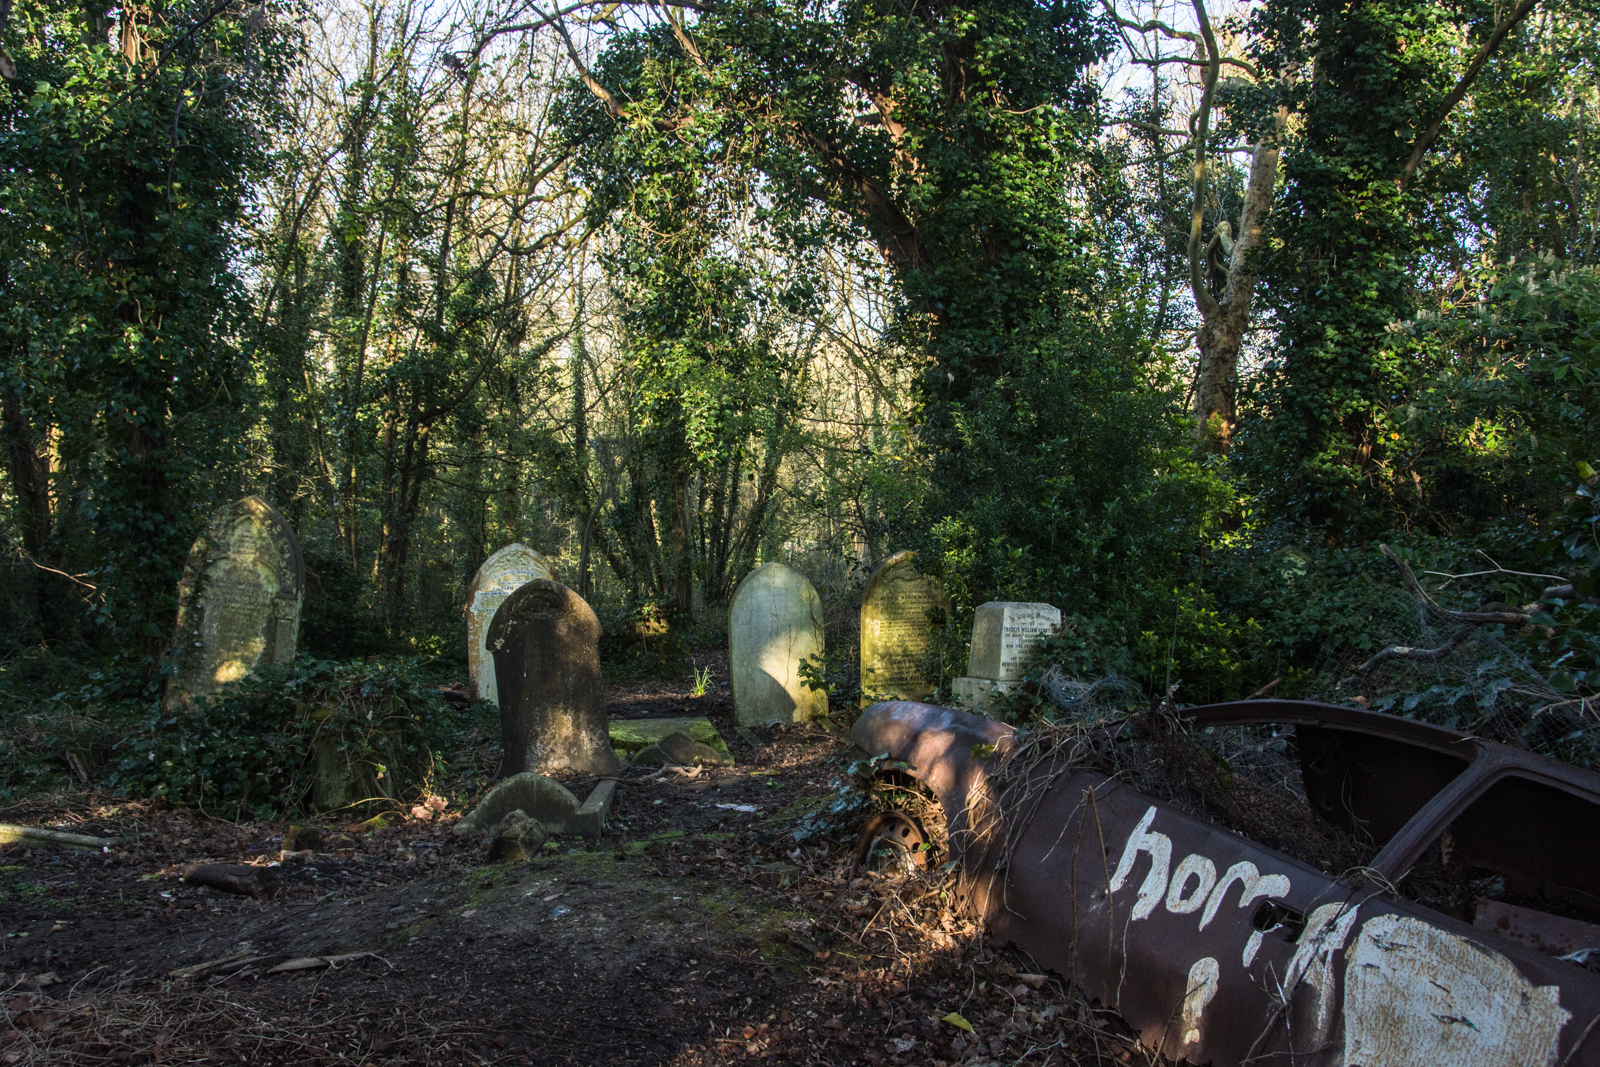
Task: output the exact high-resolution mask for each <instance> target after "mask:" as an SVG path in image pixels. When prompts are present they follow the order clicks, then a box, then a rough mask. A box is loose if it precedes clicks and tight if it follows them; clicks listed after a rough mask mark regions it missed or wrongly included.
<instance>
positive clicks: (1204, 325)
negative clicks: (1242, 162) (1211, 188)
mask: <svg viewBox="0 0 1600 1067" xmlns="http://www.w3.org/2000/svg"><path fill="white" fill-rule="evenodd" d="M1286 118H1287V116H1286V113H1285V112H1283V111H1280V112H1279V113H1278V116H1277V119H1276V122H1277V130H1278V131H1279V132H1281V130H1282V128H1283V124H1284V122H1285V121H1286ZM1278 156H1279V148H1278V143H1277V138H1276V135H1274V136H1273V137H1270V138H1267V137H1264V138H1262V140H1261V141H1260V142H1259V143H1258V144H1257V145H1256V148H1255V154H1254V156H1253V157H1252V158H1251V161H1250V183H1249V185H1248V187H1247V188H1246V190H1245V198H1244V210H1243V211H1242V212H1241V213H1240V216H1239V238H1238V240H1236V241H1235V242H1234V244H1233V252H1232V254H1231V255H1230V256H1229V257H1228V280H1227V283H1226V285H1225V286H1224V288H1223V292H1222V296H1221V299H1220V300H1218V299H1217V298H1215V297H1213V296H1212V294H1211V293H1210V292H1209V291H1207V290H1206V288H1205V284H1204V274H1203V273H1202V274H1201V276H1200V277H1201V281H1200V283H1199V284H1198V285H1197V286H1196V290H1195V302H1196V303H1197V304H1198V305H1199V307H1200V314H1201V320H1202V321H1201V325H1200V330H1199V332H1198V335H1197V336H1196V343H1197V345H1198V347H1199V349H1200V369H1199V379H1198V381H1197V382H1196V384H1195V391H1194V414H1195V441H1196V444H1197V446H1198V447H1199V449H1200V450H1201V451H1202V452H1211V453H1216V454H1224V453H1226V452H1227V451H1228V447H1229V445H1230V444H1231V442H1232V440H1233V430H1234V426H1235V424H1236V423H1237V421H1238V407H1237V404H1238V396H1239V349H1240V348H1241V347H1243V344H1244V333H1245V328H1246V327H1247V326H1248V325H1249V324H1250V304H1251V301H1252V300H1253V299H1254V297H1255V288H1256V268H1255V263H1254V262H1253V258H1254V253H1255V252H1256V251H1257V250H1258V249H1259V248H1260V247H1261V246H1262V244H1263V242H1264V241H1265V239H1266V227H1267V216H1268V214H1269V212H1270V210H1271V207H1272V195H1273V191H1274V190H1275V189H1276V188H1277V183H1278Z"/></svg>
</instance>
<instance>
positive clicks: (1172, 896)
mask: <svg viewBox="0 0 1600 1067" xmlns="http://www.w3.org/2000/svg"><path fill="white" fill-rule="evenodd" d="M1190 878H1198V879H1200V884H1199V885H1197V886H1195V887H1194V892H1193V893H1185V889H1186V888H1187V887H1188V885H1189V879H1190ZM1216 884H1217V865H1216V864H1215V863H1212V862H1211V861H1210V860H1208V859H1206V858H1205V857H1204V856H1202V855H1200V854H1199V853H1197V852H1191V853H1190V854H1189V855H1187V856H1185V857H1183V862H1182V863H1180V864H1178V869H1177V870H1175V871H1173V872H1172V887H1171V888H1170V889H1168V890H1167V910H1168V911H1170V912H1172V914H1174V915H1188V914H1189V913H1190V912H1194V911H1199V910H1200V908H1201V906H1202V905H1204V904H1205V902H1206V897H1207V896H1209V895H1210V893H1211V887H1212V886H1214V885H1216ZM1201 925H1202V926H1204V925H1205V924H1204V923H1202V924H1201Z"/></svg>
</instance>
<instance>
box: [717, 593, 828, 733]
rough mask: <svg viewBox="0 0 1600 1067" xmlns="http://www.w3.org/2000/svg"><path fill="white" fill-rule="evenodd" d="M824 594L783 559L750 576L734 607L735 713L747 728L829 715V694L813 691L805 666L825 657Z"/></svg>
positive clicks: (730, 637)
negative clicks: (803, 677) (806, 680)
mask: <svg viewBox="0 0 1600 1067" xmlns="http://www.w3.org/2000/svg"><path fill="white" fill-rule="evenodd" d="M822 649H823V634H822V598H821V597H819V596H817V591H816V589H815V588H814V587H813V586H812V585H811V583H810V582H808V581H807V580H806V576H805V575H803V574H801V573H800V572H799V571H797V570H795V569H794V568H793V567H788V566H785V565H784V564H782V563H764V564H762V565H761V566H759V567H757V568H756V569H755V570H753V571H751V572H750V573H749V574H747V575H745V577H744V580H743V581H742V582H740V583H739V586H738V588H737V589H735V590H734V591H733V600H732V602H731V603H730V604H729V606H728V660H729V665H730V673H731V675H732V682H733V713H734V717H735V718H736V719H737V720H738V722H739V724H740V725H741V726H754V725H757V724H760V723H768V722H809V721H811V720H814V719H826V718H827V717H828V695H827V694H826V693H824V692H821V691H819V690H815V689H807V688H806V686H805V684H804V683H803V682H802V681H801V679H800V664H801V663H802V662H803V661H805V660H806V659H809V658H811V657H817V658H818V659H819V660H820V658H821V656H822Z"/></svg>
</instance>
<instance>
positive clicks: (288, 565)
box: [166, 496, 306, 708]
mask: <svg viewBox="0 0 1600 1067" xmlns="http://www.w3.org/2000/svg"><path fill="white" fill-rule="evenodd" d="M305 586H306V569H305V562H304V560H303V559H302V558H301V555H300V541H299V539H298V538H296V537H295V535H294V530H292V529H291V528H290V527H289V523H288V520H286V519H285V518H284V517H283V516H282V515H280V514H278V511H277V509H276V508H274V507H273V506H272V505H271V504H268V503H267V502H266V501H265V500H262V499H261V498H260V497H258V496H247V497H245V498H244V499H243V500H240V501H237V502H236V503H234V504H231V505H230V506H228V507H227V508H225V509H223V510H222V511H220V512H218V513H217V514H216V515H215V516H213V517H212V519H211V522H210V523H209V524H208V525H207V526H206V532H205V533H204V534H202V535H201V536H200V539H199V540H197V541H196V542H195V543H194V548H192V549H191V550H190V552H189V561H188V563H187V564H186V565H185V567H184V569H183V577H182V579H181V580H180V581H179V583H178V620H177V636H176V640H175V643H174V645H173V648H172V652H171V663H172V665H173V667H174V674H173V676H172V679H171V681H170V682H169V683H168V685H167V694H166V705H167V707H169V708H170V707H175V706H178V705H181V704H184V703H187V702H188V701H190V700H192V699H194V698H195V697H202V696H209V695H210V694H212V693H215V692H216V691H217V690H219V689H221V688H222V687H223V686H224V685H226V684H228V683H229V682H235V681H238V680H239V679H241V678H244V677H246V676H248V675H250V674H252V673H254V672H255V671H256V669H257V668H261V667H273V666H280V665H282V664H285V663H288V662H290V661H291V660H293V659H294V653H295V644H296V642H297V640H298V639H299V636H300V607H301V603H302V601H303V599H304V597H305Z"/></svg>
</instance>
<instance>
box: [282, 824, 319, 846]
mask: <svg viewBox="0 0 1600 1067" xmlns="http://www.w3.org/2000/svg"><path fill="white" fill-rule="evenodd" d="M307 850H310V851H312V852H320V851H322V834H321V833H320V832H318V831H317V829H316V828H315V827H311V826H296V825H292V824H291V825H290V827H289V828H288V829H287V830H285V831H284V832H283V851H285V852H305V851H307Z"/></svg>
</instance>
